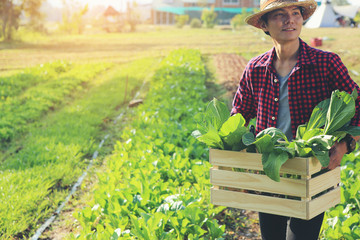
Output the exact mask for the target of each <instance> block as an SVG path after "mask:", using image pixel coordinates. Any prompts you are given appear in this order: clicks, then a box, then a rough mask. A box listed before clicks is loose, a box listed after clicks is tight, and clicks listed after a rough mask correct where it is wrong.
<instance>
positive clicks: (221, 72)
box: [212, 53, 261, 240]
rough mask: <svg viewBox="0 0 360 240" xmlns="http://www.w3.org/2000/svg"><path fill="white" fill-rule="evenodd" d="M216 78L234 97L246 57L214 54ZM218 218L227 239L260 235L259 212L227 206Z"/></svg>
mask: <svg viewBox="0 0 360 240" xmlns="http://www.w3.org/2000/svg"><path fill="white" fill-rule="evenodd" d="M212 60H213V63H214V67H215V70H216V73H215V74H216V78H217V79H218V82H219V83H220V84H222V85H223V86H224V87H225V89H226V91H227V92H226V96H225V97H226V98H233V96H234V94H235V92H236V90H237V87H238V83H239V80H240V77H241V75H242V73H243V70H244V68H245V66H246V63H247V61H246V59H245V58H243V57H241V56H239V55H237V54H235V53H221V54H216V55H213V59H212ZM217 219H218V220H219V222H220V223H221V224H225V225H226V236H225V239H229V240H230V239H234V240H235V239H241V240H257V239H261V237H260V226H259V220H258V214H257V212H253V211H246V210H241V209H234V208H227V209H225V210H224V211H222V212H221V213H220V214H219V215H218V216H217Z"/></svg>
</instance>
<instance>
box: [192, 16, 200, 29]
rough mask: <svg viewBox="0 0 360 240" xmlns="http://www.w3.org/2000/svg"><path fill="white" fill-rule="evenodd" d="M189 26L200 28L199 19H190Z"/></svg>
mask: <svg viewBox="0 0 360 240" xmlns="http://www.w3.org/2000/svg"><path fill="white" fill-rule="evenodd" d="M190 27H191V28H201V20H200V19H198V18H193V19H191V22H190Z"/></svg>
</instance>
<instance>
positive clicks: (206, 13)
mask: <svg viewBox="0 0 360 240" xmlns="http://www.w3.org/2000/svg"><path fill="white" fill-rule="evenodd" d="M216 17H217V13H216V12H215V10H214V7H212V8H211V9H208V8H204V9H203V11H202V13H201V20H202V21H203V23H204V26H205V27H206V28H213V27H214V26H215V24H216Z"/></svg>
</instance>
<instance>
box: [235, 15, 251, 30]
mask: <svg viewBox="0 0 360 240" xmlns="http://www.w3.org/2000/svg"><path fill="white" fill-rule="evenodd" d="M248 16H250V14H249V13H241V14H236V15H235V16H234V17H233V18H232V19H231V21H230V24H231V27H232V29H233V30H236V29H238V28H239V27H240V26H243V25H245V18H246V17H248Z"/></svg>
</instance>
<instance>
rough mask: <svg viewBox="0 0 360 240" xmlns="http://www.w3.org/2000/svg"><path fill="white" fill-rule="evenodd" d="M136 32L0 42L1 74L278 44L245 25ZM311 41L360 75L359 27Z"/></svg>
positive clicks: (308, 33)
mask: <svg viewBox="0 0 360 240" xmlns="http://www.w3.org/2000/svg"><path fill="white" fill-rule="evenodd" d="M139 29H140V30H139V31H138V32H135V33H112V34H87V35H71V36H65V35H64V36H63V35H49V36H44V37H41V38H40V37H39V38H32V39H31V40H29V41H27V40H26V39H25V40H24V41H23V42H21V41H17V42H14V43H0V49H1V50H2V51H1V58H0V70H3V71H4V70H11V69H18V68H23V67H26V66H29V65H34V64H39V63H43V62H48V61H53V60H56V59H63V60H70V61H79V62H103V61H106V62H118V63H119V62H120V63H121V62H126V61H131V60H134V59H139V58H143V57H157V56H166V55H167V54H168V53H169V52H170V51H171V50H173V49H177V48H182V47H186V48H195V49H199V50H200V51H201V52H202V54H205V55H206V54H213V53H219V52H229V53H230V52H231V53H233V52H235V53H238V54H241V55H243V56H245V57H246V58H247V59H249V58H251V57H253V56H255V55H257V54H260V53H262V52H264V51H267V50H268V49H270V48H271V47H272V42H271V40H270V38H269V37H267V36H266V35H265V34H264V33H263V32H262V31H261V30H258V29H255V28H253V27H250V26H244V27H242V28H241V29H240V30H238V31H235V32H233V31H231V30H222V28H221V27H216V28H215V29H191V28H189V27H188V26H186V27H184V28H183V29H178V28H175V27H174V26H160V27H154V26H142V27H140V28H139ZM301 37H302V38H303V39H304V40H305V41H306V42H308V43H310V39H311V38H314V37H323V38H326V39H327V40H324V41H323V46H321V47H320V48H321V49H324V50H330V51H334V52H336V53H338V54H339V55H340V56H341V57H342V58H343V60H344V62H345V64H346V65H347V66H348V67H349V68H350V69H354V70H357V71H359V72H360V61H358V60H359V56H360V46H359V45H358V44H357V43H358V42H357V41H358V40H357V39H359V37H360V32H359V31H358V29H355V28H323V29H306V28H304V29H303V31H302V35H301Z"/></svg>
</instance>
